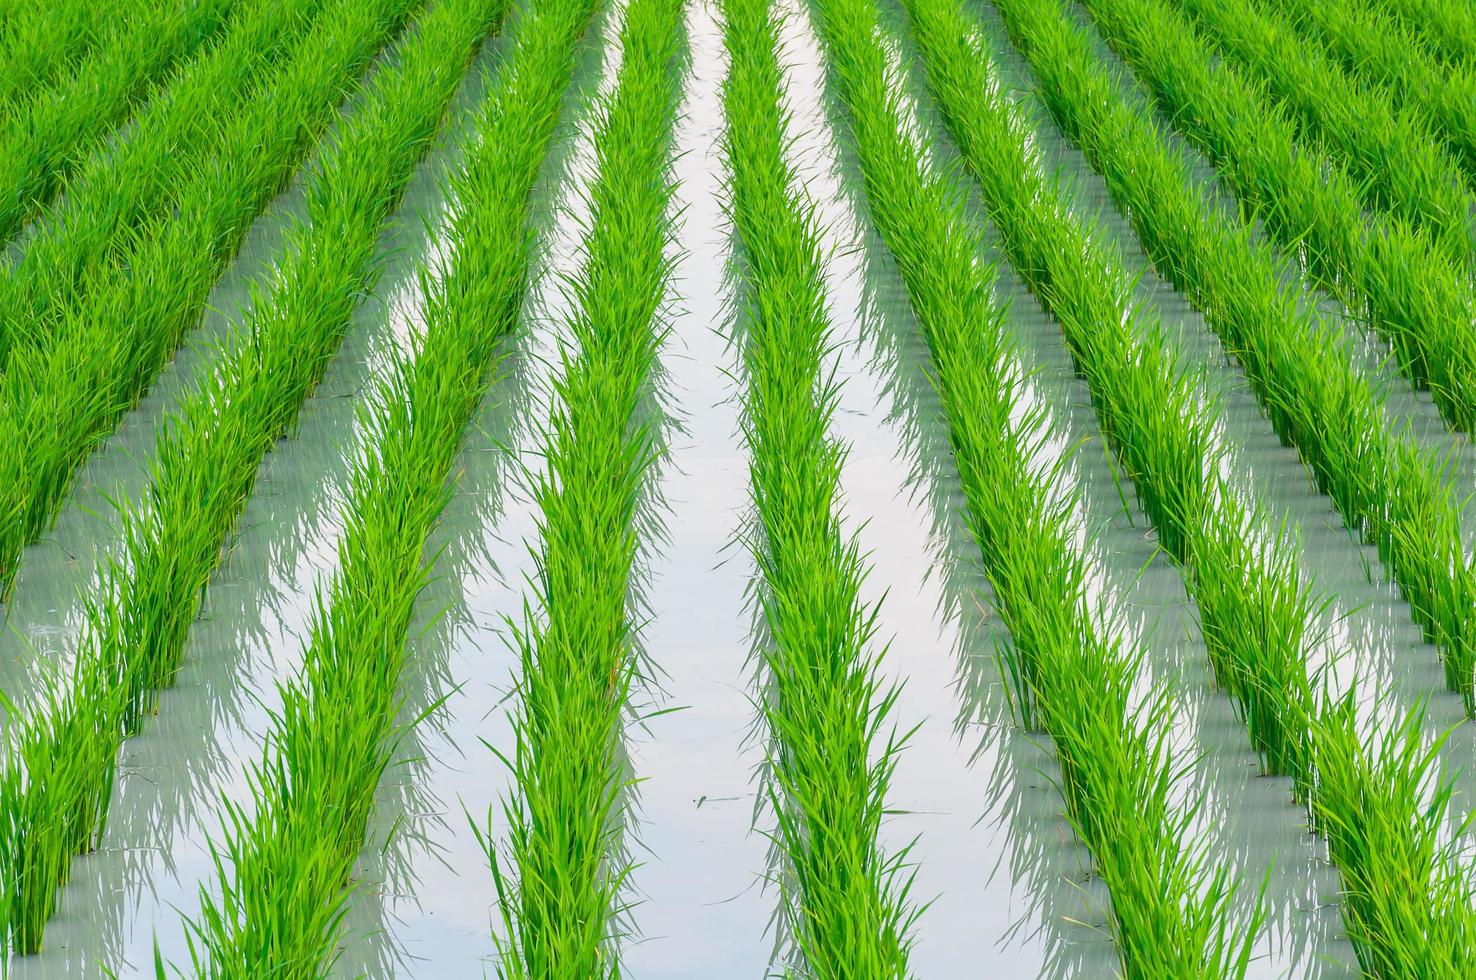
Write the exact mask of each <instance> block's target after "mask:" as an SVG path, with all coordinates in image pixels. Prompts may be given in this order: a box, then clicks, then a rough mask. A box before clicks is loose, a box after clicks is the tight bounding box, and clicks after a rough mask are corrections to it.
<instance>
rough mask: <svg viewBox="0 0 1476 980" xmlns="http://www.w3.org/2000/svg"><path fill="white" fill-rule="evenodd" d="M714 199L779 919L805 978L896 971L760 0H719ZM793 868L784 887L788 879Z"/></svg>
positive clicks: (859, 574) (846, 545)
mask: <svg viewBox="0 0 1476 980" xmlns="http://www.w3.org/2000/svg"><path fill="white" fill-rule="evenodd" d="M722 14H723V19H724V21H725V22H726V31H725V43H726V48H727V52H728V58H729V69H728V77H727V81H726V84H725V86H724V89H723V105H724V110H725V115H726V117H727V122H728V129H727V135H726V143H725V146H726V159H727V176H728V190H729V201H728V210H729V214H730V216H731V218H732V221H733V225H734V229H735V231H736V233H737V235H736V237H737V241H738V245H739V247H740V250H741V254H740V255H738V256H737V257H736V258H735V263H734V264H735V266H736V269H737V271H738V274H739V278H740V290H741V294H742V296H743V297H744V300H743V304H742V311H741V316H742V323H741V325H740V326H739V328H738V330H739V333H740V338H739V340H738V343H739V345H740V346H741V349H742V355H743V357H742V360H743V366H744V368H745V372H744V373H745V377H746V383H747V389H746V394H745V397H744V405H745V412H744V417H745V423H744V432H745V435H746V439H747V443H748V446H749V451H750V453H751V455H752V462H751V464H750V487H751V491H752V496H753V502H754V510H755V512H756V515H757V528H756V529H755V531H754V533H753V538H754V540H753V541H752V542H751V548H752V551H753V555H754V559H755V561H756V563H757V564H758V566H759V570H760V573H761V575H762V579H763V588H762V590H761V598H760V600H759V601H760V604H761V609H762V612H763V621H764V626H765V628H766V631H767V632H766V636H765V638H764V639H763V640H762V641H761V644H762V646H761V657H762V659H763V663H764V667H765V672H764V675H763V676H764V680H765V681H766V682H767V683H768V684H769V685H771V686H772V691H771V693H770V694H769V695H768V696H767V697H766V698H765V700H764V701H763V713H764V717H765V720H766V722H767V725H768V731H769V735H770V738H771V740H772V746H773V747H772V749H771V752H770V759H771V765H772V768H773V772H772V777H771V778H772V780H773V783H774V786H773V787H772V788H771V791H770V803H771V806H772V810H773V813H774V815H775V819H776V821H777V831H776V833H775V839H776V842H777V843H778V845H779V847H780V848H781V849H782V851H783V853H784V856H785V859H786V862H787V867H786V870H785V873H784V874H783V875H781V881H782V882H783V883H784V885H783V887H784V894H783V895H782V896H781V910H780V914H781V915H782V916H783V917H784V918H785V920H786V922H787V928H786V930H785V934H786V935H789V936H793V937H794V941H795V944H796V946H797V947H798V950H799V954H800V956H801V957H802V960H803V963H804V968H805V971H806V975H807V976H814V977H827V978H841V977H857V976H865V977H877V978H881V977H905V976H908V967H907V953H908V947H909V945H910V939H909V934H910V931H911V926H912V922H913V918H914V916H915V915H916V912H915V910H914V909H913V908H912V907H911V906H910V903H909V902H908V901H907V900H906V893H907V891H908V885H909V876H908V875H907V874H906V873H905V872H904V871H903V869H902V864H901V862H902V861H903V860H904V859H905V857H906V854H905V852H904V853H899V854H897V855H895V856H889V855H887V854H886V853H885V852H884V851H883V850H882V848H881V845H880V843H879V842H878V839H877V838H878V833H879V830H880V827H881V822H882V818H883V815H884V813H885V812H886V806H887V803H886V799H887V788H888V782H889V780H890V777H891V771H892V768H893V765H894V759H895V756H896V752H897V751H898V749H899V747H900V746H899V744H898V742H897V741H896V740H895V736H894V735H893V734H890V733H888V732H887V731H886V728H887V725H888V719H889V716H890V714H891V708H892V705H893V703H894V701H895V697H896V695H895V692H894V691H893V690H890V689H888V688H887V687H885V686H884V685H883V683H882V681H881V680H880V679H879V677H878V676H877V670H878V666H877V657H876V654H875V653H874V652H873V651H872V647H873V644H874V630H875V625H874V623H875V615H876V614H875V611H874V610H872V609H868V608H867V607H866V606H865V605H864V604H863V603H862V601H861V598H860V589H861V582H862V580H863V579H864V577H865V575H866V572H867V563H866V561H865V560H864V559H863V557H862V555H861V554H860V552H859V550H858V546H857V543H856V541H855V540H854V538H853V537H851V536H848V535H847V534H846V533H845V532H844V531H843V529H842V527H841V515H840V504H839V500H840V493H841V488H840V470H841V463H842V459H843V457H844V453H845V451H846V448H845V446H844V445H842V444H839V443H838V442H837V441H836V440H835V439H833V438H832V437H831V436H830V435H829V431H828V430H829V426H830V422H831V418H832V416H833V414H834V412H835V405H836V398H837V390H838V382H837V381H836V380H835V377H834V370H835V368H834V366H833V364H832V357H831V354H830V351H831V348H832V345H833V340H832V337H831V325H830V319H829V314H828V311H827V309H826V304H825V290H824V276H825V269H824V263H823V259H822V254H821V245H820V232H819V229H818V228H817V227H816V225H815V219H814V216H813V211H812V209H811V204H810V201H809V198H808V197H807V196H806V195H805V193H804V191H803V190H802V188H801V186H800V183H799V179H798V177H797V175H796V174H795V173H794V171H793V168H792V167H791V166H790V164H789V162H788V160H787V159H786V152H787V140H788V135H787V131H788V129H789V128H790V122H789V119H788V115H787V113H786V111H785V110H784V108H783V102H782V100H783V72H782V71H781V69H780V66H779V60H778V48H779V38H778V23H777V21H776V14H775V11H774V9H773V6H772V5H771V3H770V0H724V3H723V4H722ZM791 880H792V882H793V884H792V885H791V884H789V882H790V881H791Z"/></svg>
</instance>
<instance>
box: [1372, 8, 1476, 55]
mask: <svg viewBox="0 0 1476 980" xmlns="http://www.w3.org/2000/svg"><path fill="white" fill-rule="evenodd" d="M1385 5H1386V6H1387V8H1388V9H1389V11H1390V12H1391V13H1393V14H1394V15H1395V16H1396V17H1398V18H1399V19H1400V21H1402V22H1403V23H1404V24H1405V25H1406V26H1407V27H1409V28H1410V29H1411V30H1413V31H1414V32H1415V33H1416V34H1418V35H1419V36H1420V38H1421V39H1422V40H1423V41H1424V42H1425V44H1426V45H1427V46H1428V47H1429V49H1430V51H1431V52H1432V53H1433V54H1435V55H1437V56H1438V57H1440V58H1442V59H1444V60H1445V61H1447V62H1449V63H1451V64H1459V65H1464V66H1465V67H1467V68H1476V10H1472V9H1471V7H1470V5H1469V4H1467V3H1466V2H1465V0H1387V2H1386V4H1385Z"/></svg>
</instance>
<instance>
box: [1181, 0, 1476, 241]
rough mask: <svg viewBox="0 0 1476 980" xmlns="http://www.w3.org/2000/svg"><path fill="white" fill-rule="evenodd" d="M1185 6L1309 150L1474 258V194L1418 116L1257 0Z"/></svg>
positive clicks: (1187, 2)
mask: <svg viewBox="0 0 1476 980" xmlns="http://www.w3.org/2000/svg"><path fill="white" fill-rule="evenodd" d="M1262 2H1264V0H1262ZM1182 6H1183V7H1184V9H1185V10H1186V11H1187V12H1188V13H1189V14H1190V15H1191V16H1192V17H1193V18H1194V20H1195V21H1196V23H1198V24H1199V25H1200V27H1201V29H1202V30H1203V31H1204V32H1205V34H1206V35H1207V36H1209V37H1210V38H1212V39H1213V42H1214V45H1215V49H1216V51H1217V52H1218V53H1219V54H1220V55H1221V56H1223V57H1225V58H1226V59H1227V61H1228V62H1229V63H1233V64H1236V65H1239V66H1241V68H1242V70H1245V71H1248V72H1251V73H1253V74H1254V75H1256V76H1257V77H1258V78H1260V79H1262V80H1263V81H1264V82H1265V83H1266V85H1267V87H1268V90H1269V91H1270V92H1271V94H1272V95H1273V96H1275V98H1277V99H1278V100H1280V101H1281V103H1282V105H1284V106H1286V107H1287V108H1288V109H1289V110H1290V112H1291V113H1292V116H1293V118H1294V119H1296V120H1297V121H1298V122H1299V124H1300V126H1301V133H1302V136H1303V137H1304V139H1305V140H1306V141H1307V142H1308V143H1309V144H1310V145H1312V146H1322V147H1325V148H1326V149H1327V150H1328V152H1330V153H1331V154H1332V155H1333V156H1334V157H1336V158H1337V159H1338V160H1340V161H1344V162H1346V165H1347V167H1348V169H1349V171H1350V172H1351V173H1352V174H1353V175H1354V176H1355V177H1357V178H1358V179H1359V180H1361V181H1363V182H1364V183H1363V187H1364V188H1365V189H1366V192H1367V195H1368V199H1369V202H1370V204H1371V205H1374V206H1377V207H1381V208H1384V209H1387V210H1389V211H1391V212H1392V213H1394V214H1398V215H1400V216H1402V217H1404V218H1405V219H1407V220H1408V221H1410V222H1411V223H1412V224H1414V226H1415V227H1419V228H1423V229H1425V230H1427V231H1428V232H1429V234H1430V237H1431V239H1432V240H1433V242H1434V244H1435V245H1436V246H1437V247H1439V248H1440V249H1441V250H1443V251H1444V252H1445V253H1446V254H1447V255H1448V256H1450V257H1451V258H1452V259H1453V260H1454V261H1456V262H1459V263H1461V264H1462V265H1464V264H1465V263H1467V262H1469V261H1470V259H1471V247H1472V240H1471V228H1470V219H1471V209H1472V206H1473V198H1472V196H1471V193H1470V190H1469V188H1467V187H1466V186H1465V182H1464V181H1463V180H1462V178H1461V175H1460V168H1459V167H1458V166H1457V164H1456V162H1455V160H1453V159H1452V158H1451V156H1450V154H1448V153H1446V151H1445V148H1444V147H1443V146H1441V145H1440V144H1439V143H1438V142H1436V141H1434V140H1431V139H1430V138H1429V130H1428V128H1427V127H1426V126H1425V124H1424V121H1423V120H1422V119H1421V118H1419V117H1418V116H1417V115H1411V114H1407V113H1399V112H1396V111H1395V109H1394V108H1393V107H1392V106H1391V105H1390V104H1389V101H1388V100H1387V99H1386V98H1385V97H1384V96H1382V95H1381V94H1379V93H1377V92H1370V91H1359V90H1358V88H1357V86H1355V85H1353V84H1351V82H1350V80H1349V79H1348V77H1347V76H1346V75H1345V74H1344V73H1343V71H1342V69H1341V68H1339V67H1338V65H1337V64H1336V63H1335V62H1333V61H1331V60H1330V59H1329V58H1327V56H1325V55H1323V54H1322V53H1321V52H1319V51H1317V50H1316V49H1315V48H1312V47H1309V46H1308V45H1307V44H1306V43H1305V42H1304V41H1303V39H1302V38H1301V37H1300V36H1298V35H1297V34H1296V32H1295V31H1293V30H1292V29H1291V27H1290V25H1289V24H1288V23H1287V22H1285V21H1283V20H1281V19H1279V18H1278V17H1276V16H1275V15H1274V14H1268V13H1266V12H1263V10H1262V9H1261V8H1260V3H1258V2H1257V0H1182Z"/></svg>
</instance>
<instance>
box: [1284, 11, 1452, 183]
mask: <svg viewBox="0 0 1476 980" xmlns="http://www.w3.org/2000/svg"><path fill="white" fill-rule="evenodd" d="M1275 2H1276V4H1277V7H1278V8H1279V9H1280V10H1282V11H1283V12H1284V13H1285V14H1286V15H1287V16H1288V17H1290V18H1292V19H1293V20H1294V23H1295V29H1296V30H1297V32H1298V33H1299V34H1300V35H1301V36H1303V37H1314V38H1316V39H1317V40H1318V41H1319V42H1320V43H1321V44H1322V46H1323V49H1324V50H1325V51H1327V53H1328V54H1329V55H1330V56H1332V57H1333V58H1335V59H1336V60H1337V62H1338V64H1339V65H1341V66H1342V68H1343V70H1344V71H1347V72H1349V73H1351V74H1352V75H1353V76H1355V77H1356V78H1358V79H1360V80H1361V81H1362V82H1363V83H1364V84H1365V85H1372V86H1374V87H1375V88H1377V89H1378V90H1379V92H1380V93H1381V94H1383V95H1384V97H1386V98H1388V99H1389V100H1390V102H1391V104H1392V105H1394V106H1395V108H1396V109H1398V110H1400V111H1401V112H1408V113H1413V114H1416V115H1417V116H1423V117H1424V118H1425V119H1426V120H1428V122H1429V123H1430V125H1431V126H1433V127H1434V128H1435V129H1436V131H1437V135H1438V136H1439V138H1440V139H1442V140H1443V141H1444V142H1445V144H1446V146H1448V147H1449V148H1450V150H1451V152H1452V153H1455V154H1456V155H1458V156H1459V157H1460V159H1461V162H1462V164H1463V166H1464V168H1465V172H1466V175H1467V179H1468V180H1476V114H1473V113H1472V112H1471V111H1470V109H1471V106H1473V105H1476V69H1473V68H1472V67H1470V66H1467V65H1445V64H1442V63H1441V62H1440V60H1439V59H1438V58H1436V57H1435V56H1434V55H1432V54H1430V53H1429V52H1428V51H1426V50H1425V49H1424V48H1423V47H1422V46H1421V44H1420V41H1419V39H1418V38H1417V37H1415V35H1414V34H1413V33H1412V32H1411V31H1410V30H1409V29H1408V28H1406V27H1405V26H1404V25H1403V24H1401V23H1400V22H1399V21H1398V20H1397V19H1396V18H1395V17H1394V16H1393V15H1392V14H1391V13H1390V12H1389V10H1388V9H1387V8H1386V7H1385V6H1383V5H1381V4H1375V3H1369V2H1367V0H1347V2H1344V3H1318V2H1317V0H1275Z"/></svg>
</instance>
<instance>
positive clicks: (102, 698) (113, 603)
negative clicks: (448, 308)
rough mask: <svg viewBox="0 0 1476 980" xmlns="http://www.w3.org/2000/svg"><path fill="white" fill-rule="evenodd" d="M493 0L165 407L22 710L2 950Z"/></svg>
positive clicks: (449, 32) (3, 860)
mask: <svg viewBox="0 0 1476 980" xmlns="http://www.w3.org/2000/svg"><path fill="white" fill-rule="evenodd" d="M504 6H505V3H504V2H503V0H496V2H491V0H482V2H481V3H480V5H478V6H473V7H471V9H468V5H467V3H451V2H445V3H441V4H438V5H437V7H436V11H435V13H434V14H433V15H432V16H429V17H427V18H426V19H425V21H424V23H422V24H421V25H420V27H419V28H418V30H417V31H416V32H415V33H414V34H413V36H412V37H411V38H410V39H409V40H408V41H407V42H405V43H404V44H402V46H401V48H400V51H399V57H398V59H397V60H396V62H395V63H394V64H393V65H392V66H391V67H389V68H387V69H386V70H385V71H384V72H382V73H381V74H380V75H378V76H376V78H375V79H374V81H373V83H372V84H371V86H370V87H369V89H368V91H367V93H366V94H365V97H364V100H363V103H362V105H361V106H360V107H359V108H358V110H357V111H356V112H355V113H354V114H353V115H351V116H349V117H348V118H347V120H346V121H345V122H344V124H343V128H342V130H341V132H340V134H339V135H338V137H337V138H336V140H335V141H334V142H333V143H332V144H331V145H330V146H329V147H328V148H327V149H326V150H325V151H324V153H323V155H322V157H321V158H320V159H319V161H318V163H317V165H316V167H315V169H314V173H313V174H312V176H311V178H310V182H309V187H308V192H307V217H308V222H309V223H308V224H305V225H299V226H295V227H294V228H293V229H292V231H291V232H290V234H289V242H288V246H287V249H288V251H287V258H286V260H285V261H284V262H283V264H282V265H281V266H280V271H279V272H278V274H277V279H276V280H275V281H274V282H273V283H272V284H271V285H270V287H269V289H268V291H267V292H265V293H264V294H263V295H262V296H261V298H260V299H259V301H258V303H257V304H256V305H255V306H254V307H253V310H252V312H251V314H250V315H249V318H248V320H247V322H246V323H245V324H244V326H243V327H242V328H241V330H240V331H239V335H238V336H237V337H236V338H234V342H233V343H232V344H231V345H230V346H228V348H227V349H228V351H229V353H228V354H226V355H225V356H224V357H223V359H222V361H221V362H220V364H219V365H218V366H217V367H216V368H215V369H214V370H213V371H212V373H211V374H210V375H209V376H208V377H207V378H206V379H205V381H204V382H203V383H202V386H201V387H200V388H199V389H198V390H197V391H195V392H193V393H192V394H191V395H190V397H188V398H187V399H186V400H185V401H184V403H183V404H182V405H181V406H180V407H179V408H178V409H177V410H176V411H175V412H173V413H172V414H171V417H170V418H169V420H168V422H167V423H166V428H165V429H164V430H163V432H162V434H161V436H160V438H159V444H158V449H157V453H156V457H155V462H154V466H153V471H152V473H151V482H150V486H149V488H148V491H147V497H146V498H145V500H144V501H143V502H142V504H141V505H140V506H137V507H135V508H130V509H128V510H126V511H125V513H124V517H123V523H124V528H125V535H124V540H125V549H124V554H123V555H122V557H121V558H120V559H118V560H116V561H114V563H113V564H112V566H111V567H110V568H109V569H108V570H107V571H105V572H104V573H103V580H102V584H101V587H100V589H99V591H98V594H97V596H96V598H95V599H94V600H93V603H92V604H91V605H90V607H89V611H88V621H87V624H86V627H85V629H84V634H83V639H82V648H81V650H80V651H79V654H78V666H77V673H76V676H75V678H74V681H75V684H74V686H73V687H71V688H70V689H68V690H65V691H60V692H56V693H55V694H53V695H51V700H50V703H49V704H46V705H33V706H30V708H31V710H30V711H29V712H28V713H27V716H26V718H25V720H24V722H23V723H22V726H21V727H20V729H19V731H18V733H17V734H16V736H15V740H14V741H13V742H12V743H11V744H10V745H9V746H8V747H7V748H8V755H9V758H8V759H7V760H6V766H5V776H4V779H5V782H4V784H3V788H0V801H3V802H0V806H3V809H4V817H3V820H4V823H3V824H0V835H3V836H0V840H3V841H4V847H3V848H0V897H3V900H4V905H3V909H4V910H5V913H6V914H5V921H6V922H8V923H9V924H10V927H9V930H8V932H9V934H10V936H11V938H12V942H13V945H14V946H15V948H17V949H18V950H20V951H22V952H35V951H36V950H38V949H39V948H40V946H41V941H42V938H43V934H44V929H45V923H46V920H47V919H48V918H49V916H50V914H51V910H52V908H53V906H54V899H55V895H56V891H57V888H58V887H59V886H60V885H62V884H63V883H64V882H65V880H66V878H67V876H68V869H69V867H70V863H71V858H72V857H73V855H74V854H77V853H81V852H83V851H85V850H88V849H90V848H91V846H93V843H94V842H95V841H96V840H97V839H98V837H99V836H100V834H101V832H102V829H103V825H104V823H105V822H106V817H107V811H108V805H109V802H110V801H109V793H110V790H111V783H112V776H111V773H112V769H113V766H114V759H115V757H116V754H117V749H118V746H119V744H120V743H121V741H122V739H123V738H125V737H126V736H127V735H130V734H133V733H134V732H136V731H138V730H139V728H140V727H141V726H142V724H143V722H144V720H145V718H146V717H147V716H148V715H149V714H151V713H152V711H153V710H154V705H155V703H156V699H157V692H158V691H159V690H160V689H162V688H164V687H167V686H169V685H170V684H171V683H172V682H173V679H174V675H175V672H176V671H177V670H178V667H179V658H180V656H181V654H182V651H183V648H184V641H185V634H186V632H187V631H188V629H189V627H190V624H191V623H192V622H193V621H194V619H195V615H196V613H197V612H198V610H199V605H200V602H201V600H202V598H203V590H204V588H205V587H206V585H207V583H208V581H209V577H210V572H211V570H212V569H213V567H214V566H215V564H216V563H217V561H218V560H219V558H220V556H221V553H222V549H223V547H224V545H225V541H226V539H227V537H228V535H229V534H230V531H231V529H232V528H233V527H234V526H235V522H236V519H237V518H238V517H239V515H240V512H241V510H242V508H243V507H244V506H245V504H246V501H247V499H248V498H249V497H250V495H251V490H252V487H253V485H254V484H255V481H256V476H257V472H258V469H259V467H260V464H261V461H262V458H263V457H264V456H265V455H266V453H267V451H268V450H269V449H270V448H271V447H272V445H273V444H274V443H275V442H276V441H277V440H278V439H279V438H281V437H282V436H283V435H284V434H285V433H286V431H287V430H288V428H289V426H290V425H291V423H292V421H293V419H294V418H296V416H297V411H298V408H299V407H300V406H301V404H302V402H303V400H304V399H305V398H306V397H307V395H308V393H309V391H310V390H311V389H312V388H313V387H314V385H315V384H316V383H317V381H318V379H319V378H320V377H321V375H322V371H323V369H324V368H325V367H326V365H327V362H328V359H329V358H330V357H331V356H332V354H333V352H334V350H335V349H336V348H337V347H338V345H339V342H340V341H341V339H342V337H343V334H344V332H345V331H346V330H347V328H348V326H349V323H350V320H351V316H352V312H353V308H354V306H355V304H356V302H357V300H358V298H359V297H360V296H362V295H364V293H365V292H367V291H368V289H369V288H370V286H371V283H372V280H373V277H374V275H375V272H376V270H377V268H378V266H377V264H376V263H375V262H374V261H373V256H374V248H375V242H376V240H377V237H378V232H379V228H380V226H381V225H382V223H383V222H384V221H385V219H386V218H387V217H388V216H389V214H390V212H391V210H392V209H393V207H394V205H395V202H396V201H397V200H398V198H399V195H400V193H401V191H402V190H403V188H404V186H405V184H406V182H407V181H408V180H409V178H410V176H411V174H412V173H413V171H414V166H415V162H416V160H418V159H419V158H420V156H421V155H422V154H423V153H424V151H425V150H426V149H427V148H428V146H429V145H430V142H431V139H432V137H433V136H434V134H435V131H436V124H437V122H438V121H439V119H440V117H441V115H442V113H443V111H444V109H445V106H446V104H447V103H448V102H449V101H450V98H451V95H452V93H453V92H454V91H455V89H456V87H457V85H458V83H459V82H460V79H461V76H462V72H463V71H464V69H465V66H466V63H467V61H468V59H469V57H470V55H471V53H472V52H473V51H474V50H475V46H476V44H477V43H478V42H479V41H480V39H481V37H482V35H483V34H484V33H485V32H486V31H487V30H488V29H489V28H490V26H491V24H492V22H493V21H495V20H496V19H498V18H499V17H500V16H501V12H502V9H503V7H504Z"/></svg>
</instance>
